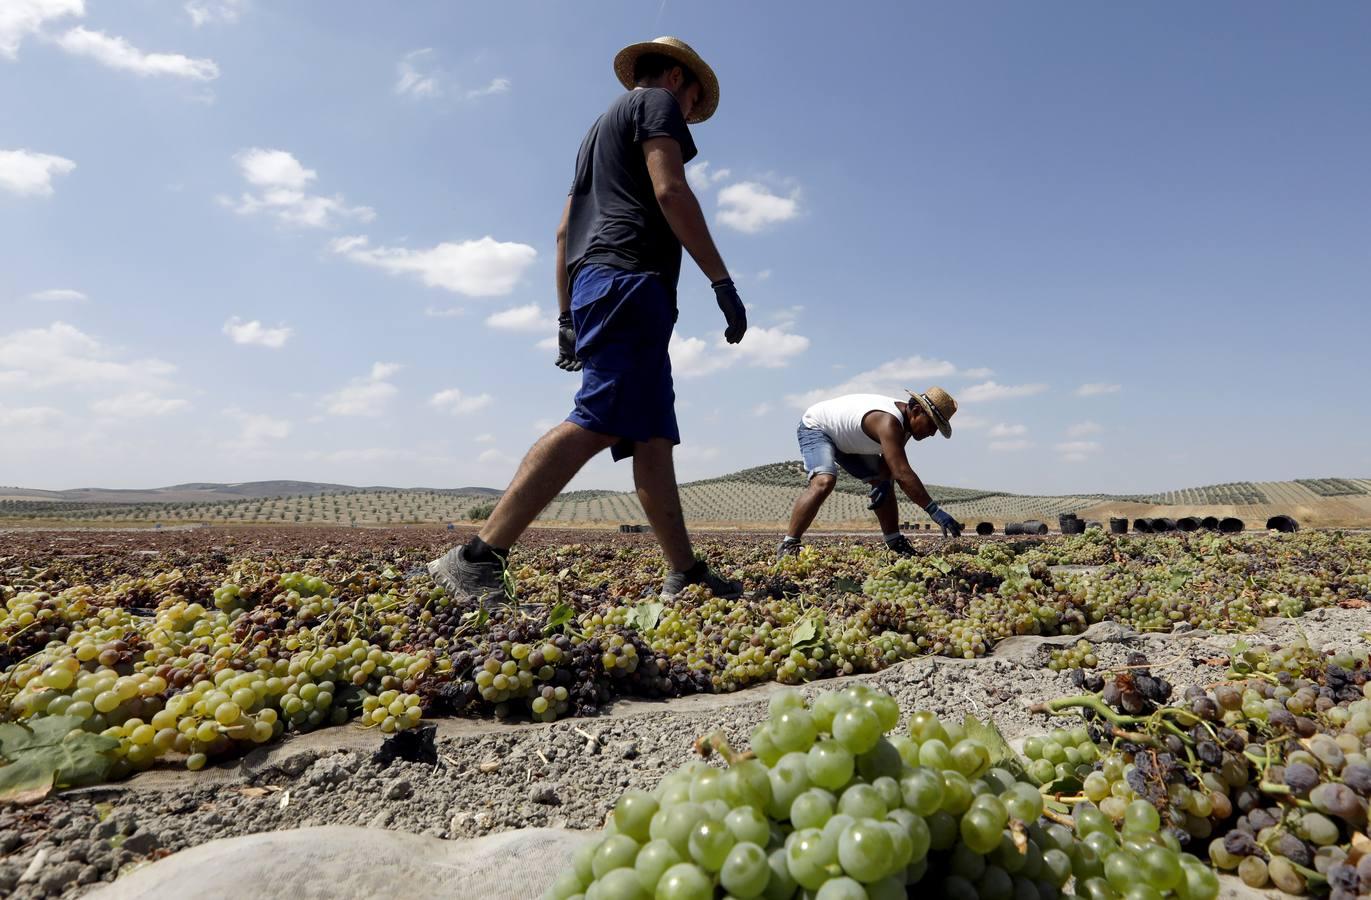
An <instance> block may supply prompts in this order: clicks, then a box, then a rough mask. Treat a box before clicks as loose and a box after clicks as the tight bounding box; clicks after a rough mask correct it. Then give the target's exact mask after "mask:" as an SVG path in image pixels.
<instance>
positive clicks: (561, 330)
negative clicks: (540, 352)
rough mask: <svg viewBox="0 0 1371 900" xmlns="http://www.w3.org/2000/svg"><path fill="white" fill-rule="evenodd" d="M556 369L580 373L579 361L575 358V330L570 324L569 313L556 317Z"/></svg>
mask: <svg viewBox="0 0 1371 900" xmlns="http://www.w3.org/2000/svg"><path fill="white" fill-rule="evenodd" d="M557 368H559V369H566V370H567V371H568V372H579V371H581V360H580V359H578V358H577V357H576V329H575V328H574V327H573V326H572V324H571V313H569V312H564V313H562V314H561V315H560V316H558V317H557Z"/></svg>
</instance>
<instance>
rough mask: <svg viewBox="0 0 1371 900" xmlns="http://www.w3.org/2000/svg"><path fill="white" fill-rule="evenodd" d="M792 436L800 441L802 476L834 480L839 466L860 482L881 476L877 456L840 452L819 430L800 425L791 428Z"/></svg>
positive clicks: (879, 458)
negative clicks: (802, 465) (823, 475)
mask: <svg viewBox="0 0 1371 900" xmlns="http://www.w3.org/2000/svg"><path fill="white" fill-rule="evenodd" d="M795 436H796V437H797V438H799V439H800V456H801V457H803V458H804V461H805V474H806V476H807V477H809V478H813V477H814V476H815V475H819V474H825V475H832V476H834V477H837V475H838V467H839V466H842V467H843V471H844V472H846V473H847V474H849V475H851V476H852V477H853V478H857V479H860V480H861V481H874V480H877V479H879V478H880V477H881V457H880V454H876V453H873V454H871V455H867V454H865V453H844V452H843V451H841V450H839V449H838V447H837V446H836V445H835V444H834V443H833V439H832V438H831V437H829V436H828V435H827V434H826V433H825V432H824V431H823V430H822V429H820V428H810V427H809V426H808V425H806V424H804V423H803V422H801V423H800V427H799V428H797V429H795Z"/></svg>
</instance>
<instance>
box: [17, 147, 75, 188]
mask: <svg viewBox="0 0 1371 900" xmlns="http://www.w3.org/2000/svg"><path fill="white" fill-rule="evenodd" d="M75 168H76V163H74V162H72V161H71V160H69V159H67V158H66V157H63V156H54V155H53V154H51V153H34V152H32V151H30V150H0V189H3V190H6V191H9V192H10V193H12V194H18V195H19V196H20V197H50V196H52V179H53V177H54V176H56V175H66V174H67V173H68V172H70V171H71V170H72V169H75Z"/></svg>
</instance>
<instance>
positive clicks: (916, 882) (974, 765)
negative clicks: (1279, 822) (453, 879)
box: [545, 686, 1219, 900]
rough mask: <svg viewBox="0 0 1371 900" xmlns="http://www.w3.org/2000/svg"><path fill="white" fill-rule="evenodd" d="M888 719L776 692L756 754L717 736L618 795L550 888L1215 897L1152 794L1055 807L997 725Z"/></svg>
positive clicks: (1213, 883) (613, 893)
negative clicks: (1062, 810)
mask: <svg viewBox="0 0 1371 900" xmlns="http://www.w3.org/2000/svg"><path fill="white" fill-rule="evenodd" d="M899 719H900V710H899V708H898V707H897V705H896V703H895V701H894V700H893V699H892V698H891V697H890V696H889V695H887V694H885V693H882V692H879V691H876V690H873V689H870V688H866V687H863V686H854V687H850V688H848V689H846V690H844V691H842V692H836V691H835V692H830V693H823V694H820V695H819V696H818V697H817V698H816V699H815V701H814V703H813V705H812V706H809V707H807V706H806V705H805V703H804V699H803V697H802V696H801V695H800V694H799V693H797V692H793V691H788V692H782V693H780V694H777V695H776V696H775V697H774V698H773V700H772V702H771V709H770V717H769V719H768V721H767V722H765V723H763V724H762V725H760V726H759V727H758V728H757V730H756V731H755V732H754V733H753V735H752V742H751V743H752V747H751V750H750V751H748V752H744V753H738V752H735V751H734V750H732V749H731V748H729V747H728V746H727V745H726V743H724V742H723V740H722V739H721V738H720V737H718V736H715V737H713V738H711V739H709V740H708V741H702V742H701V745H702V749H703V750H705V751H713V752H706V754H705V755H706V756H707V757H716V758H721V760H722V762H723V765H721V766H716V765H711V764H710V763H709V762H708V761H707V760H696V761H693V762H690V763H687V764H686V765H684V766H682V767H681V768H680V769H679V770H677V771H676V772H675V773H673V774H671V775H668V776H667V777H666V778H664V779H663V780H662V782H661V783H660V784H659V785H658V786H657V788H656V789H655V790H654V791H652V792H651V793H644V792H640V791H633V792H629V793H626V794H624V795H622V796H621V797H620V798H619V799H618V801H617V802H616V803H615V806H614V811H613V814H612V816H611V817H610V819H609V821H608V823H607V824H606V826H605V830H604V834H603V837H601V838H600V839H599V840H597V841H595V842H593V843H590V844H588V845H586V847H585V848H584V849H583V850H581V851H578V852H577V853H576V854H575V856H574V857H573V860H572V864H571V866H570V867H569V868H568V869H566V870H565V871H563V872H562V873H561V874H560V875H559V877H558V878H557V880H556V881H555V882H554V884H553V886H552V887H551V888H550V889H549V890H548V892H547V894H546V895H545V898H546V900H649V898H655V900H708V898H714V897H734V898H739V900H748V898H758V897H761V898H769V900H784V898H789V897H812V898H816V900H866V898H871V900H894V898H905V897H909V896H928V897H950V898H957V900H975V898H991V900H1053V898H1057V897H1061V896H1063V895H1064V893H1065V892H1066V891H1068V890H1072V891H1074V894H1075V895H1076V896H1081V897H1089V898H1092V900H1102V898H1118V897H1128V898H1137V900H1142V898H1163V897H1179V898H1185V900H1212V898H1214V897H1216V896H1217V895H1218V892H1219V882H1218V879H1217V878H1216V877H1215V875H1214V872H1213V871H1212V870H1211V869H1210V868H1208V867H1206V866H1205V865H1204V863H1203V862H1201V860H1200V859H1199V858H1198V857H1196V856H1194V855H1192V854H1190V853H1187V852H1184V851H1183V850H1182V848H1181V846H1180V844H1179V842H1178V841H1177V839H1176V836H1175V835H1174V834H1173V833H1171V832H1170V831H1169V830H1166V829H1163V828H1162V820H1161V818H1160V817H1159V816H1158V814H1157V810H1156V808H1155V807H1153V806H1152V804H1150V803H1148V802H1147V801H1145V800H1135V801H1133V802H1132V803H1130V804H1127V805H1126V806H1125V808H1124V815H1123V818H1122V821H1121V823H1119V825H1118V826H1117V827H1116V824H1115V823H1114V822H1111V821H1110V819H1109V818H1108V817H1107V816H1106V815H1105V814H1104V813H1102V812H1101V811H1100V810H1099V809H1096V808H1095V807H1094V806H1092V805H1089V804H1082V805H1081V806H1079V807H1078V808H1077V809H1076V810H1075V814H1074V816H1072V817H1067V816H1065V815H1062V814H1059V813H1052V812H1051V811H1050V810H1047V809H1045V805H1044V804H1045V801H1044V797H1043V794H1042V793H1040V791H1039V789H1038V788H1037V787H1035V786H1034V785H1032V784H1030V783H1028V782H1027V781H1025V780H1023V778H1022V777H1021V776H1019V775H1016V774H1015V767H1016V763H1015V762H1014V760H1013V756H1012V753H1009V752H1008V748H1007V747H1005V746H1004V744H1003V740H1002V739H1000V738H999V736H998V733H997V732H995V731H994V729H993V727H990V726H983V725H981V724H980V723H977V722H976V721H975V720H973V719H968V720H967V722H966V725H965V726H960V725H957V724H955V723H951V722H942V721H940V720H939V719H938V718H937V717H936V716H934V715H933V714H931V713H928V712H916V713H914V714H913V715H912V716H911V717H910V721H909V728H908V731H907V732H904V733H896V732H895V730H894V729H895V727H896V725H897V723H898V722H899ZM998 763H1004V764H1007V765H1003V766H1002V765H997V764H998ZM1045 814H1047V815H1045ZM1068 823H1069V824H1068Z"/></svg>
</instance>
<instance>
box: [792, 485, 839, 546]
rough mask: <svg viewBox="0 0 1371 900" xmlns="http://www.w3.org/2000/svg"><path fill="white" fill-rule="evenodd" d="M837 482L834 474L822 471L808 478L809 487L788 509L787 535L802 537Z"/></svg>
mask: <svg viewBox="0 0 1371 900" xmlns="http://www.w3.org/2000/svg"><path fill="white" fill-rule="evenodd" d="M837 483H838V477H837V476H836V475H829V474H827V473H824V472H820V473H819V474H818V475H815V476H814V477H813V478H811V479H809V487H807V488H805V492H804V493H803V494H801V495H800V496H799V497H798V498H797V499H796V500H795V506H794V507H793V508H792V509H791V510H790V530H789V531H787V532H786V535H787V536H788V537H793V538H799V537H804V533H805V532H806V531H808V530H809V526H810V525H812V524H813V523H814V517H815V516H817V515H818V514H819V509H820V507H822V506H823V505H824V501H825V500H827V499H828V495H829V494H831V493H833V486H834V485H836V484H837Z"/></svg>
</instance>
